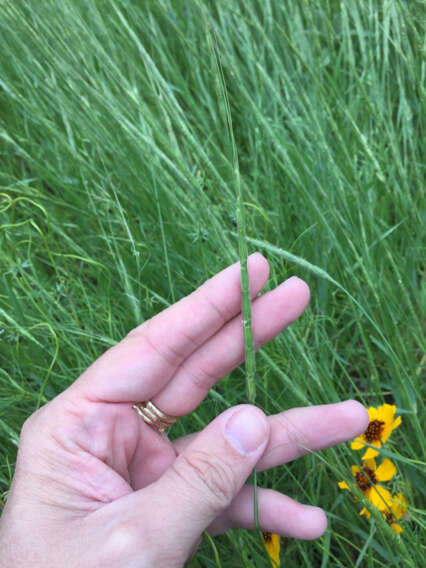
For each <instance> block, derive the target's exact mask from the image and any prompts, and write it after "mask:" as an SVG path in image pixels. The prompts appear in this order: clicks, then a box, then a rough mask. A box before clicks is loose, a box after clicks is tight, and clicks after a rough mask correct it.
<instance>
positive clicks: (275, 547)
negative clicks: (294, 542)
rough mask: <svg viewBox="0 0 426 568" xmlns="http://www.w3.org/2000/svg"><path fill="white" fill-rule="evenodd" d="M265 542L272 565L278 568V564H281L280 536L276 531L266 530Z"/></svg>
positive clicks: (264, 534)
mask: <svg viewBox="0 0 426 568" xmlns="http://www.w3.org/2000/svg"><path fill="white" fill-rule="evenodd" d="M263 544H264V545H265V548H266V552H267V553H268V556H269V559H270V561H271V564H272V566H273V567H274V568H276V566H281V561H280V537H279V536H278V535H277V534H274V533H270V532H264V533H263Z"/></svg>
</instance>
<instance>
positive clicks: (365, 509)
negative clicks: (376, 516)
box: [359, 507, 371, 519]
mask: <svg viewBox="0 0 426 568" xmlns="http://www.w3.org/2000/svg"><path fill="white" fill-rule="evenodd" d="M359 514H360V515H365V516H366V517H367V519H369V518H370V517H371V513H370V511H369V510H368V509H367V507H364V508H363V509H361V511H360V512H359Z"/></svg>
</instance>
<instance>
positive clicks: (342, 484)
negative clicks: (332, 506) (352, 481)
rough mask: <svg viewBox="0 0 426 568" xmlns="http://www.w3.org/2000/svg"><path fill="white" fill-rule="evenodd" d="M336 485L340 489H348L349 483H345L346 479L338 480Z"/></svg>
mask: <svg viewBox="0 0 426 568" xmlns="http://www.w3.org/2000/svg"><path fill="white" fill-rule="evenodd" d="M337 485H338V486H339V487H340V489H349V485H348V484H347V483H346V481H339V483H338V484H337Z"/></svg>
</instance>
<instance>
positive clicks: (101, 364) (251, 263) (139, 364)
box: [73, 253, 269, 402]
mask: <svg viewBox="0 0 426 568" xmlns="http://www.w3.org/2000/svg"><path fill="white" fill-rule="evenodd" d="M247 265H248V272H249V279H250V295H251V297H252V298H254V297H255V296H256V295H257V294H258V293H259V292H260V291H261V290H262V288H263V287H264V285H265V283H266V281H267V279H268V276H269V265H268V262H267V260H266V259H265V258H264V257H263V256H262V255H261V254H260V253H254V254H252V255H250V256H249V258H248V263H247ZM241 298H242V297H241V277H240V263H239V262H237V263H235V264H233V265H231V266H229V267H228V268H225V269H224V270H222V271H221V272H219V273H218V274H216V275H215V276H213V278H210V279H209V280H207V281H206V282H205V283H204V284H203V285H202V286H200V288H198V289H197V290H195V291H194V292H192V294H190V295H189V296H187V297H185V298H183V299H182V300H180V301H179V302H177V303H176V304H174V305H173V306H171V307H170V308H168V309H166V310H164V311H162V312H160V313H159V314H157V315H156V316H154V317H153V318H151V319H150V320H148V321H146V322H144V323H143V324H142V325H140V326H138V327H137V328H135V329H134V330H132V331H131V332H130V333H129V334H128V335H127V336H126V337H125V338H124V339H123V340H122V341H120V343H118V344H117V345H115V346H114V347H112V348H111V349H109V350H108V351H107V352H106V353H104V354H103V355H102V356H101V357H100V358H99V359H97V360H96V361H95V363H93V365H91V366H90V367H89V368H88V369H87V370H86V371H85V372H84V373H83V374H82V375H81V377H80V378H79V379H78V380H77V381H76V382H75V383H74V386H73V390H74V389H78V390H79V392H80V393H81V394H83V396H86V397H87V398H89V399H90V400H94V401H104V402H139V401H144V400H149V399H151V398H152V397H153V396H154V395H155V394H156V393H157V392H159V391H160V390H161V389H162V388H163V387H164V386H165V385H166V384H167V383H168V382H169V381H170V379H171V378H172V377H173V375H174V373H175V371H176V369H177V368H178V367H179V365H181V363H182V362H183V361H184V360H185V359H186V358H187V357H188V356H189V355H190V354H191V353H192V352H194V351H195V350H196V349H198V348H199V347H200V346H201V345H203V344H204V342H205V341H206V340H207V339H209V338H210V337H211V336H213V335H214V334H215V333H216V332H217V331H218V330H219V329H220V328H221V327H222V326H224V325H225V324H226V323H227V322H228V321H229V320H230V319H232V318H233V317H235V316H236V315H237V314H239V313H240V311H241Z"/></svg>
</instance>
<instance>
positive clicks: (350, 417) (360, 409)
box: [340, 399, 369, 438]
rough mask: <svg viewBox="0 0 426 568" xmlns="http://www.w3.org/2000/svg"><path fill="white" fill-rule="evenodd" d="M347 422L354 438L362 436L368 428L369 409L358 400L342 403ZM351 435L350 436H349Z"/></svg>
mask: <svg viewBox="0 0 426 568" xmlns="http://www.w3.org/2000/svg"><path fill="white" fill-rule="evenodd" d="M340 406H341V407H342V412H343V414H344V416H345V422H346V424H348V426H349V428H351V429H352V436H350V437H352V438H355V437H356V436H358V435H359V434H362V432H364V431H365V430H366V428H367V426H368V422H369V417H368V412H367V409H366V408H365V407H364V406H363V405H362V404H361V403H360V402H358V401H357V400H354V399H350V400H345V401H344V402H342V403H340ZM349 435H350V434H348V436H349Z"/></svg>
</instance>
